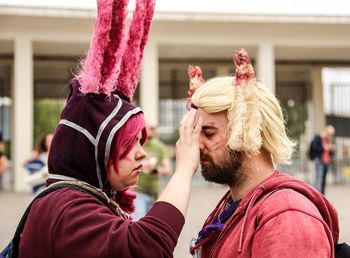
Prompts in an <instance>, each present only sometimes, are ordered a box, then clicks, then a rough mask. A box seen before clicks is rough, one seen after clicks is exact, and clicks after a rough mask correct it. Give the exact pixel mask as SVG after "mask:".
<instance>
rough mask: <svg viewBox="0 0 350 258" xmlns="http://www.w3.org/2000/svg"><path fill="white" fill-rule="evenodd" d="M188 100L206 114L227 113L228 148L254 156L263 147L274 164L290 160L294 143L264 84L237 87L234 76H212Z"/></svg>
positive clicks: (274, 98)
mask: <svg viewBox="0 0 350 258" xmlns="http://www.w3.org/2000/svg"><path fill="white" fill-rule="evenodd" d="M191 102H192V104H193V105H194V106H196V107H198V108H203V109H204V111H206V112H208V113H217V112H221V111H225V112H227V117H228V121H229V124H228V128H227V129H228V131H227V135H228V142H227V145H228V147H229V148H230V149H232V150H235V151H240V152H243V153H245V154H248V155H254V154H258V153H259V151H260V150H261V148H264V149H265V150H267V151H268V152H269V153H271V156H272V159H273V162H274V163H275V164H278V163H282V164H289V163H290V159H291V156H292V153H293V149H294V146H295V143H294V142H292V141H291V140H290V139H288V137H287V135H286V129H285V125H284V119H283V114H282V110H281V107H280V105H279V103H278V101H277V99H276V97H275V96H274V95H273V94H272V93H271V92H270V91H269V90H268V89H267V88H266V87H265V86H263V85H261V84H260V83H258V82H254V84H250V85H249V84H247V85H242V86H237V84H236V80H235V77H232V76H226V77H215V78H212V79H210V80H208V81H207V82H205V83H204V84H203V85H201V86H200V87H198V89H197V90H196V91H195V92H194V94H193V95H192V97H191Z"/></svg>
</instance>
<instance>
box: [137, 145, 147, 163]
mask: <svg viewBox="0 0 350 258" xmlns="http://www.w3.org/2000/svg"><path fill="white" fill-rule="evenodd" d="M146 156H147V153H146V152H145V150H144V149H143V148H142V147H141V146H140V149H139V150H138V152H137V153H136V159H137V160H140V159H144V158H146Z"/></svg>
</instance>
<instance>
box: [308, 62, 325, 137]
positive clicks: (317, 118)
mask: <svg viewBox="0 0 350 258" xmlns="http://www.w3.org/2000/svg"><path fill="white" fill-rule="evenodd" d="M311 98H312V113H311V115H312V117H313V119H312V120H313V126H312V127H311V128H313V129H314V132H315V133H318V132H320V131H321V130H322V129H323V128H324V127H325V125H326V117H325V114H324V108H323V85H322V68H321V67H315V68H313V69H312V70H311Z"/></svg>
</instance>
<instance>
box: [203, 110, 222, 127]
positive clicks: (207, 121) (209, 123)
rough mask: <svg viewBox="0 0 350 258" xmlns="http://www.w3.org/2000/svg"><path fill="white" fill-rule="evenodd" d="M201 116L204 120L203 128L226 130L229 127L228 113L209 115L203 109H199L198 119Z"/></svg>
mask: <svg viewBox="0 0 350 258" xmlns="http://www.w3.org/2000/svg"><path fill="white" fill-rule="evenodd" d="M200 116H201V117H202V118H203V126H202V127H203V128H206V127H210V128H221V127H224V128H226V126H227V122H228V121H227V116H226V112H218V113H208V112H206V111H204V110H203V109H202V108H199V109H198V111H197V119H198V117H200Z"/></svg>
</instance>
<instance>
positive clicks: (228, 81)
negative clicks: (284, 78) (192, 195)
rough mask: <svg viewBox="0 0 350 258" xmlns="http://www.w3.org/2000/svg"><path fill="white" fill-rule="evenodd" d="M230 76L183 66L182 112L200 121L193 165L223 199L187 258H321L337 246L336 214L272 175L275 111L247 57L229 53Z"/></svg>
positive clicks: (277, 145) (313, 194) (278, 121)
mask: <svg viewBox="0 0 350 258" xmlns="http://www.w3.org/2000/svg"><path fill="white" fill-rule="evenodd" d="M234 62H235V65H236V73H235V77H233V76H223V77H215V78H212V79H210V80H207V81H204V78H203V76H202V73H201V71H200V69H199V68H198V67H190V68H189V75H190V91H189V95H190V99H189V106H190V107H192V108H197V109H198V114H197V115H198V116H201V117H202V118H203V124H202V132H201V134H200V144H199V146H200V147H199V148H200V164H201V169H202V171H201V172H202V175H203V177H204V178H205V179H206V180H207V181H211V182H215V183H218V184H223V185H227V186H228V191H227V193H226V194H225V195H224V196H223V197H222V199H221V200H220V201H219V203H218V204H217V206H216V208H215V209H214V210H213V211H212V212H211V214H210V215H209V217H208V218H207V220H206V221H205V223H204V226H203V228H202V230H201V231H200V232H199V233H198V236H197V238H195V239H193V240H192V242H191V248H190V251H191V253H192V254H193V255H194V257H202V258H208V257H212V258H217V257H220V258H229V257H247V258H248V257H249V258H250V257H259V258H263V257H284V258H295V257H327V258H333V257H334V254H335V247H334V245H335V244H337V243H338V237H339V223H338V214H337V212H336V210H335V208H334V207H333V206H332V205H331V203H330V202H329V201H328V200H327V199H326V198H325V197H324V196H323V195H322V194H320V193H319V192H318V191H317V190H316V189H314V188H313V187H312V186H310V185H308V184H307V183H305V182H302V181H300V180H298V179H295V178H293V177H291V176H289V175H287V174H285V173H281V172H280V171H278V170H276V165H277V164H289V163H290V160H291V157H292V153H293V149H294V146H295V144H294V142H292V141H291V140H289V139H288V137H287V135H286V129H285V125H284V118H283V113H282V110H281V107H280V105H279V103H278V100H277V99H276V97H275V96H274V95H273V94H272V93H271V92H270V91H269V89H268V88H267V87H266V86H264V85H262V84H260V83H259V82H258V81H257V79H256V77H255V74H254V69H253V66H252V65H251V62H250V58H249V56H248V53H247V52H246V51H245V50H244V49H241V50H239V51H236V52H235V53H234Z"/></svg>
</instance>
